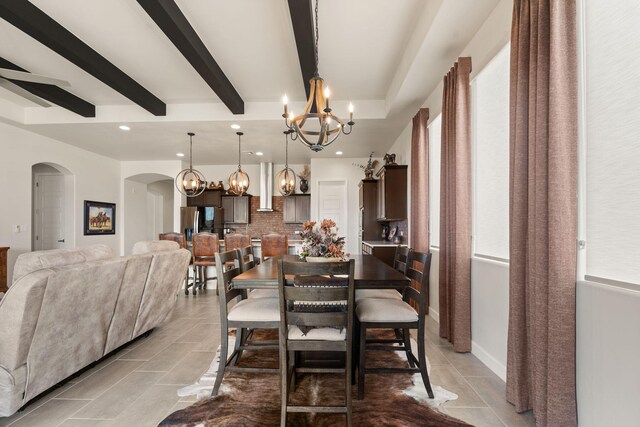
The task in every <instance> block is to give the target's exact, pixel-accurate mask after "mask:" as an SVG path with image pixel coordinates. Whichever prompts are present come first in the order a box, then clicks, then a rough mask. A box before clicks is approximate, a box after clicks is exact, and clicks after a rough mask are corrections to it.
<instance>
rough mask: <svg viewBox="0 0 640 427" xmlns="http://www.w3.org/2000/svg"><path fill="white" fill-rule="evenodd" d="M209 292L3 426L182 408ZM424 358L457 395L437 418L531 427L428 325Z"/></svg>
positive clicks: (109, 421)
mask: <svg viewBox="0 0 640 427" xmlns="http://www.w3.org/2000/svg"><path fill="white" fill-rule="evenodd" d="M219 323H220V322H219V319H218V310H217V299H216V296H215V292H214V291H212V290H209V291H208V292H207V293H205V294H199V295H197V296H196V297H193V296H188V297H185V295H184V294H182V293H181V294H180V297H179V298H178V303H177V307H176V310H175V311H174V313H173V314H172V316H171V318H170V319H169V320H167V322H166V323H165V324H164V325H162V326H161V327H159V328H157V329H156V330H155V331H153V333H152V334H151V335H150V336H149V337H147V338H142V339H139V340H137V341H135V342H134V343H132V344H130V345H128V346H126V347H125V348H123V349H121V350H120V351H118V352H117V353H116V354H114V355H112V356H110V357H109V358H107V359H105V360H103V361H101V362H100V363H98V364H97V365H96V366H94V367H93V368H91V369H89V370H87V371H85V372H84V373H82V374H81V375H79V376H78V377H76V378H74V379H73V380H71V381H69V382H67V383H66V384H64V385H63V386H61V387H59V388H58V389H55V390H53V391H50V392H49V393H48V394H46V395H45V396H42V397H40V398H39V399H38V400H36V401H33V402H32V403H31V404H30V405H29V406H27V407H26V408H25V409H24V410H23V411H22V412H18V413H16V414H14V415H13V416H11V417H8V418H0V427H4V426H9V425H10V426H14V427H19V426H134V425H135V426H155V425H157V424H158V422H160V421H161V420H162V419H163V418H165V417H166V416H167V415H168V414H169V413H171V412H173V411H175V410H178V409H181V408H184V407H186V406H189V405H190V404H192V403H193V401H194V399H193V398H180V397H178V395H177V393H176V391H177V389H178V388H180V387H182V386H184V385H189V384H192V383H193V382H194V381H195V380H196V379H197V378H199V377H200V375H201V374H202V373H203V372H204V371H205V370H206V369H207V368H208V367H209V364H210V363H211V360H212V359H213V355H214V353H215V350H216V349H217V347H218V345H219V342H220V326H219ZM427 354H428V356H429V359H430V361H431V365H432V371H431V381H432V383H434V384H438V385H441V386H443V387H445V388H446V389H449V390H451V391H453V392H455V393H457V394H458V396H459V399H458V400H456V401H452V402H448V403H446V404H445V405H444V407H443V411H446V412H447V413H448V414H450V415H452V416H454V417H457V418H461V419H464V420H465V421H467V422H469V423H471V424H473V425H476V426H533V425H535V423H534V420H533V417H532V415H531V414H530V413H527V414H525V415H518V414H516V413H515V411H514V409H513V406H511V405H510V404H509V403H507V402H506V401H505V399H504V393H505V392H504V389H505V384H504V382H503V381H502V380H501V379H500V378H498V377H497V376H496V375H495V374H493V372H491V371H490V370H489V369H488V368H487V367H486V366H485V365H483V364H482V363H481V362H480V361H479V360H478V359H477V358H476V357H475V356H473V355H471V354H458V353H454V352H453V351H452V349H451V345H450V344H449V343H447V342H446V341H444V340H441V339H440V338H438V334H437V324H436V323H435V322H433V321H430V322H429V328H428V331H427Z"/></svg>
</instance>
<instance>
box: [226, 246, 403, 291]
mask: <svg viewBox="0 0 640 427" xmlns="http://www.w3.org/2000/svg"><path fill="white" fill-rule="evenodd" d="M279 259H282V260H284V261H301V260H300V257H299V256H297V255H279V256H274V257H271V258H269V259H267V260H265V261H263V262H262V263H260V264H258V265H256V266H255V267H253V268H252V269H250V270H248V271H245V272H244V273H242V274H239V275H238V276H236V277H235V278H233V280H232V281H231V285H230V287H231V288H232V289H273V288H277V287H278V260H279ZM349 259H353V260H354V264H355V271H354V273H353V276H354V277H353V281H354V286H355V288H356V289H398V290H402V289H403V288H405V287H407V286H410V285H411V281H410V280H409V278H408V277H407V276H405V275H404V274H402V273H400V272H399V271H398V270H395V269H394V268H393V267H391V266H390V265H388V264H386V263H385V262H383V261H381V260H379V259H378V258H376V257H375V256H373V255H351V256H350V257H349ZM301 262H302V261H301Z"/></svg>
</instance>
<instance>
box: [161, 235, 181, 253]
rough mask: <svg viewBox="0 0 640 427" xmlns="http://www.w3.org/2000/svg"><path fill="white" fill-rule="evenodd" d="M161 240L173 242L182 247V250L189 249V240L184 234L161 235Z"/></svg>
mask: <svg viewBox="0 0 640 427" xmlns="http://www.w3.org/2000/svg"><path fill="white" fill-rule="evenodd" d="M158 239H159V240H171V241H173V242H176V243H177V244H179V245H180V248H182V249H187V238H186V237H185V235H184V233H160V234H159V235H158Z"/></svg>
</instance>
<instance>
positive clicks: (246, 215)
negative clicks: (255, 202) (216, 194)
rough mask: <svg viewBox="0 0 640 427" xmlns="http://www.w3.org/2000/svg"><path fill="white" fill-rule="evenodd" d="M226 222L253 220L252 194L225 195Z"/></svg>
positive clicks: (223, 199) (223, 204)
mask: <svg viewBox="0 0 640 427" xmlns="http://www.w3.org/2000/svg"><path fill="white" fill-rule="evenodd" d="M221 203H222V208H223V209H224V223H225V224H249V223H250V222H251V196H250V195H244V196H240V197H238V196H223V197H222V201H221Z"/></svg>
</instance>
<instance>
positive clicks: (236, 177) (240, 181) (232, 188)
mask: <svg viewBox="0 0 640 427" xmlns="http://www.w3.org/2000/svg"><path fill="white" fill-rule="evenodd" d="M236 135H238V169H237V170H236V171H234V172H233V173H232V174H231V175H229V192H230V193H232V194H235V195H236V196H242V195H243V194H244V193H246V192H247V190H248V189H249V184H250V180H249V175H248V174H247V173H246V172H245V171H243V170H242V165H241V162H240V159H241V158H240V156H241V153H242V152H241V151H240V142H241V141H240V138H241V137H242V135H244V134H243V133H242V132H236Z"/></svg>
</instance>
